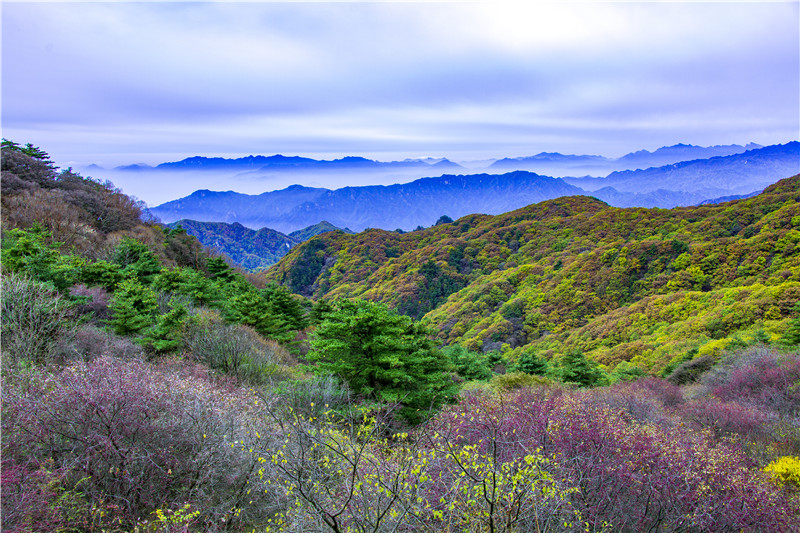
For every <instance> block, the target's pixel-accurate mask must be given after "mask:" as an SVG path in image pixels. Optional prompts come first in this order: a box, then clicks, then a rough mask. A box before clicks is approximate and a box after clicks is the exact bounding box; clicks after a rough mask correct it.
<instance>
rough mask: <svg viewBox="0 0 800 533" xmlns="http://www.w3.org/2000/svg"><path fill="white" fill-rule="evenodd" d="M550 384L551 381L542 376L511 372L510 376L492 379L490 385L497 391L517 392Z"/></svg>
mask: <svg viewBox="0 0 800 533" xmlns="http://www.w3.org/2000/svg"><path fill="white" fill-rule="evenodd" d="M547 383H550V380H548V379H546V378H543V377H541V376H535V375H533V374H527V373H525V372H509V373H508V374H499V375H497V376H495V377H493V378H492V379H491V381H490V382H489V384H490V385H491V386H492V387H494V388H495V389H497V390H507V391H510V390H516V389H522V388H527V387H536V386H537V385H545V384H547Z"/></svg>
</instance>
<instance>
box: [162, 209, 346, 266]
mask: <svg viewBox="0 0 800 533" xmlns="http://www.w3.org/2000/svg"><path fill="white" fill-rule="evenodd" d="M168 226H169V227H170V228H173V229H174V228H178V227H181V228H183V229H184V230H186V233H188V234H189V235H193V236H195V237H197V240H199V241H200V242H201V243H202V244H203V245H205V246H208V247H210V248H213V249H215V250H217V251H218V252H221V253H224V254H225V255H227V256H228V257H229V258H230V259H231V260H232V261H233V262H235V263H236V264H238V265H240V266H241V267H243V268H246V269H247V270H259V269H262V268H266V267H268V266H270V265H273V264H275V263H277V262H278V260H279V259H280V258H281V257H283V256H284V255H286V254H287V253H288V252H289V250H291V249H292V248H293V247H294V246H296V245H298V244H300V243H302V242H304V241H307V240H308V239H310V238H312V237H315V236H317V235H320V234H322V233H326V232H328V231H336V230H339V229H340V228H337V227H336V226H334V225H333V224H330V223H329V222H325V221H323V222H320V223H319V224H314V225H313V226H309V227H307V228H303V229H302V230H299V231H295V232H292V233H290V234H289V235H285V234H283V233H281V232H279V231H275V230H273V229H270V228H261V229H258V230H253V229H250V228H246V227H244V226H242V225H241V224H239V223H238V222H234V223H233V224H227V223H225V222H199V221H197V220H186V219H184V220H179V221H177V222H173V223H171V224H168ZM343 231H344V232H345V233H352V232H351V231H350V230H349V229H347V228H345V229H344V230H343Z"/></svg>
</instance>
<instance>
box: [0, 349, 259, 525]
mask: <svg viewBox="0 0 800 533" xmlns="http://www.w3.org/2000/svg"><path fill="white" fill-rule="evenodd" d="M247 402H249V399H248V398H247V397H246V396H245V395H244V394H243V393H238V392H237V391H228V392H227V393H226V394H225V395H224V396H223V395H222V394H221V391H220V390H218V389H216V388H215V387H214V386H213V385H211V383H210V382H209V381H208V380H207V379H203V378H200V377H197V376H193V375H190V374H187V373H186V372H178V371H176V370H175V369H173V368H167V367H155V366H152V365H148V364H146V363H143V362H140V361H128V362H123V361H119V360H117V359H112V358H106V357H104V358H100V359H97V360H95V361H93V362H91V363H88V364H84V363H80V364H77V365H75V366H72V367H69V368H66V369H64V370H63V371H60V372H58V373H56V374H52V375H45V374H38V373H33V374H27V375H18V376H14V379H12V380H9V381H8V382H7V383H6V386H5V387H4V389H3V418H2V424H3V458H4V459H9V460H13V461H14V462H15V463H16V464H31V465H33V467H32V468H33V469H34V470H36V469H38V468H39V467H41V466H44V465H47V464H50V465H51V466H50V469H51V470H53V471H54V472H55V471H58V472H62V473H63V476H62V479H63V486H64V487H76V486H77V485H78V483H79V482H80V486H79V490H80V492H81V493H82V495H83V497H84V498H85V499H86V501H87V502H89V503H90V504H91V505H97V506H100V507H103V506H104V505H106V504H107V503H113V504H114V505H115V506H118V508H119V509H120V512H121V513H122V515H123V516H124V517H125V519H126V523H127V524H128V526H129V527H128V529H127V530H131V529H132V527H131V526H132V525H133V524H135V522H136V521H138V520H141V519H143V518H146V517H148V515H149V514H150V513H152V512H154V511H156V510H157V509H167V508H174V507H175V506H178V505H183V503H184V502H186V501H191V502H194V503H195V504H196V505H197V508H198V509H199V510H201V511H202V521H203V523H204V524H205V525H206V529H204V530H212V529H216V528H219V527H220V526H223V527H224V526H225V523H226V522H231V521H233V522H239V521H241V520H243V519H244V518H245V514H246V513H243V514H242V516H241V517H239V518H237V517H236V516H235V513H234V512H233V511H234V510H235V509H238V508H241V507H242V506H243V504H244V503H246V502H245V499H246V500H247V501H250V500H253V501H254V502H259V505H262V504H264V505H263V507H268V505H266V502H264V501H263V497H262V496H263V494H262V493H258V494H250V495H246V490H245V486H246V482H247V474H248V472H249V471H250V470H251V469H252V468H253V465H254V464H255V463H254V461H253V460H252V458H251V457H250V456H249V454H245V453H243V452H242V451H241V450H240V449H239V448H238V447H232V446H231V444H232V442H233V441H236V440H241V439H242V438H243V437H244V436H245V426H244V420H245V416H246V403H247ZM252 512H262V513H263V512H264V511H263V510H261V511H258V506H256V507H255V508H254V509H253V510H252Z"/></svg>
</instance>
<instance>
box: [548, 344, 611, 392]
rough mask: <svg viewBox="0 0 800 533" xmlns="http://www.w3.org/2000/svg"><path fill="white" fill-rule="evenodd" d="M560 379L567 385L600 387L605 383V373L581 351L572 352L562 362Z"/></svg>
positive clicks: (566, 354)
mask: <svg viewBox="0 0 800 533" xmlns="http://www.w3.org/2000/svg"><path fill="white" fill-rule="evenodd" d="M560 363H561V364H560V368H559V377H560V378H561V380H562V381H565V382H567V383H577V384H578V385H581V386H583V387H592V386H594V385H600V384H602V382H603V381H604V378H605V376H604V374H603V371H602V370H600V369H599V368H598V367H597V363H595V362H594V361H591V360H589V359H588V358H587V357H586V355H585V354H584V353H583V352H582V351H580V350H570V351H568V352H567V353H565V354H564V355H563V357H562V358H561V362H560Z"/></svg>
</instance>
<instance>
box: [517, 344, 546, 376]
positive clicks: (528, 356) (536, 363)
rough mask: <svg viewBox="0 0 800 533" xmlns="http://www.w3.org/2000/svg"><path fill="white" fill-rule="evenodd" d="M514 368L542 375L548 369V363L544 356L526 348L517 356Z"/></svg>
mask: <svg viewBox="0 0 800 533" xmlns="http://www.w3.org/2000/svg"><path fill="white" fill-rule="evenodd" d="M516 369H517V370H519V371H520V372H525V373H526V374H531V375H536V376H544V375H546V374H547V372H548V370H550V365H548V364H547V360H546V359H545V358H544V357H539V356H538V355H536V353H535V352H534V351H533V350H528V351H525V352H523V353H522V354H521V355H520V356H519V359H518V360H517V366H516Z"/></svg>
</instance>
